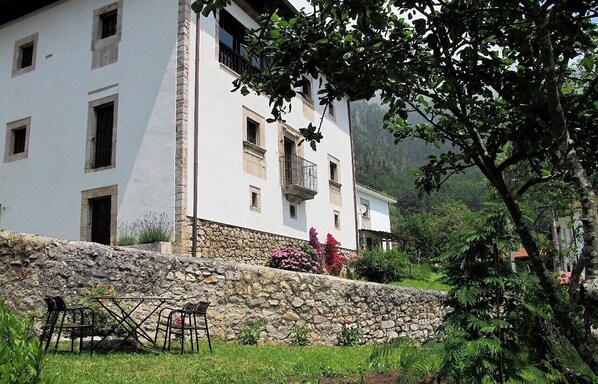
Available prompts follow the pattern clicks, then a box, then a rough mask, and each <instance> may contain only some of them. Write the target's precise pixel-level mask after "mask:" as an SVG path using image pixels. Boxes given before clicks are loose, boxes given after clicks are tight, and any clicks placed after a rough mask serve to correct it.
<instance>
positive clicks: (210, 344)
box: [203, 314, 212, 353]
mask: <svg viewBox="0 0 598 384" xmlns="http://www.w3.org/2000/svg"><path fill="white" fill-rule="evenodd" d="M203 319H204V322H205V323H206V335H207V336H208V346H209V347H210V353H212V341H211V340H210V330H209V329H208V316H207V315H206V314H204V315H203Z"/></svg>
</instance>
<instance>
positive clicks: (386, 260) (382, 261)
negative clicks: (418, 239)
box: [351, 249, 408, 283]
mask: <svg viewBox="0 0 598 384" xmlns="http://www.w3.org/2000/svg"><path fill="white" fill-rule="evenodd" d="M351 268H353V269H354V270H355V273H357V275H359V276H361V277H364V278H366V279H367V280H369V281H375V282H378V283H389V282H391V281H397V280H401V278H403V277H405V276H406V275H407V273H408V267H407V258H406V257H405V254H404V253H402V252H400V251H398V250H396V249H392V250H389V251H383V250H376V251H366V252H363V253H362V254H361V257H358V258H357V259H355V260H353V261H352V262H351Z"/></svg>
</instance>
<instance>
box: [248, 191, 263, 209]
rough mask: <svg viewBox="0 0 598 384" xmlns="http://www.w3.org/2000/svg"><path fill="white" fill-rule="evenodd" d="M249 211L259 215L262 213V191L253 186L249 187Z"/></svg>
mask: <svg viewBox="0 0 598 384" xmlns="http://www.w3.org/2000/svg"><path fill="white" fill-rule="evenodd" d="M249 209H250V210H251V211H252V212H257V213H261V211H262V191H261V189H259V188H258V187H254V186H253V185H250V186H249Z"/></svg>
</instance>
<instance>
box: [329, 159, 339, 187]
mask: <svg viewBox="0 0 598 384" xmlns="http://www.w3.org/2000/svg"><path fill="white" fill-rule="evenodd" d="M330 180H332V181H336V182H338V164H336V163H335V162H333V161H331V162H330Z"/></svg>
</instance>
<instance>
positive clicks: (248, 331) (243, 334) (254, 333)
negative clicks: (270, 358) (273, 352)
mask: <svg viewBox="0 0 598 384" xmlns="http://www.w3.org/2000/svg"><path fill="white" fill-rule="evenodd" d="M261 332H262V330H261V327H260V325H259V323H255V324H248V323H245V324H243V325H242V326H241V329H240V330H239V334H238V335H237V340H239V342H240V343H241V344H244V345H257V342H258V341H259V339H260V335H261Z"/></svg>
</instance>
